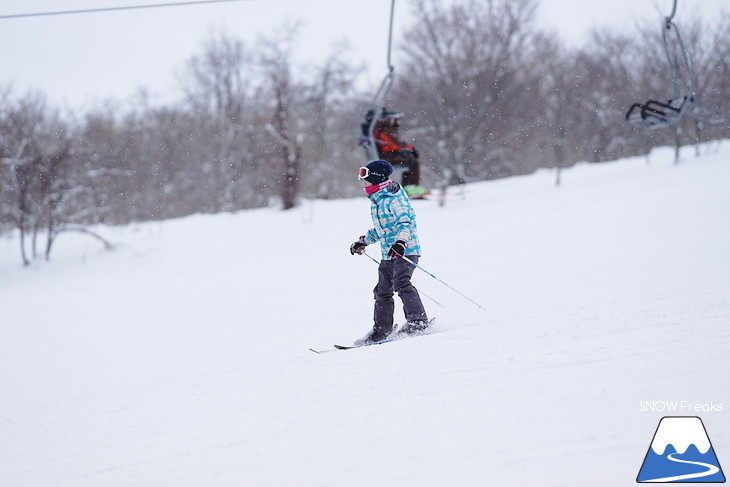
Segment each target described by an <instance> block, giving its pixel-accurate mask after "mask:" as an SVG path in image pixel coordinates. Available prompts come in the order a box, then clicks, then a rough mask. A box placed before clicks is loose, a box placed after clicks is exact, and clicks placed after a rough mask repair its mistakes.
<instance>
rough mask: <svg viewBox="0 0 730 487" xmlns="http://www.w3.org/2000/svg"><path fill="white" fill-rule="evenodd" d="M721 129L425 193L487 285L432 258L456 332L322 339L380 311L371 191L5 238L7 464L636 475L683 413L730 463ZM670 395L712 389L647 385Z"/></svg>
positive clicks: (435, 235) (458, 253) (2, 404)
mask: <svg viewBox="0 0 730 487" xmlns="http://www.w3.org/2000/svg"><path fill="white" fill-rule="evenodd" d="M702 154H703V155H702V157H700V158H695V157H694V156H693V155H691V149H685V157H684V159H683V161H682V162H681V163H680V164H678V165H674V164H673V163H672V158H673V153H672V152H671V151H670V150H669V149H661V150H656V151H654V152H653V153H652V154H651V156H650V157H649V158H648V159H647V158H633V159H626V160H622V161H618V162H616V163H606V164H600V165H596V164H581V165H578V166H576V167H574V168H572V169H570V170H566V171H565V172H564V173H563V178H562V179H563V185H562V186H561V187H560V188H556V187H555V186H554V183H553V181H554V177H555V175H554V172H552V171H540V172H538V173H536V174H534V175H530V176H526V177H520V178H511V179H507V180H500V181H493V182H486V183H481V184H474V185H469V186H467V187H466V190H465V194H464V197H463V198H462V197H460V196H457V195H451V196H450V198H449V201H448V203H447V205H446V206H445V207H439V206H438V204H437V203H436V202H435V201H418V202H415V205H416V210H417V213H418V218H419V220H418V222H419V227H420V231H421V240H422V244H423V246H424V257H423V258H422V260H421V264H422V265H423V266H424V267H425V268H426V269H428V270H430V271H431V272H432V273H434V274H435V275H436V276H437V277H439V278H440V279H442V280H444V281H446V282H447V283H449V284H450V285H452V286H454V287H456V288H457V289H459V290H460V291H461V292H463V293H465V294H467V295H468V296H470V297H471V298H473V299H474V300H476V301H478V302H479V303H481V304H482V305H483V306H484V307H485V308H486V309H487V311H486V312H485V311H483V310H479V309H478V308H477V307H476V306H474V305H472V304H470V303H469V302H467V301H465V300H464V299H462V298H460V297H459V296H458V295H456V294H455V293H453V292H452V291H450V290H449V289H448V288H446V287H444V286H443V285H441V284H440V283H439V282H437V281H435V280H433V279H431V278H430V277H428V276H427V275H425V274H423V273H421V272H420V271H417V273H416V275H415V278H414V281H415V283H416V285H417V286H418V287H419V289H421V290H422V291H424V292H425V293H426V294H428V295H429V296H431V297H432V298H434V299H437V300H438V301H440V302H441V303H442V304H443V306H445V308H443V309H442V308H439V307H437V306H436V305H435V304H433V303H432V302H430V301H428V300H426V301H425V304H426V306H427V309H428V311H429V313H430V314H431V315H435V316H437V317H438V328H437V330H438V333H435V334H433V335H429V336H424V337H419V338H414V339H409V340H403V341H399V342H395V343H389V344H386V345H382V346H377V347H368V348H365V349H360V350H353V351H347V352H333V353H328V354H324V355H316V354H314V353H312V352H310V351H309V350H308V349H309V347H313V348H317V349H321V348H329V347H331V345H332V344H333V343H347V342H351V341H352V340H353V339H355V338H358V337H360V336H362V335H363V334H364V333H365V332H366V331H367V329H368V328H369V326H370V324H371V323H370V316H371V313H372V311H371V306H372V297H371V296H372V295H371V290H372V287H373V285H374V284H375V280H376V267H375V264H373V263H372V262H371V261H369V260H367V259H366V258H364V257H357V256H356V257H353V256H350V254H349V252H348V247H349V245H350V243H351V241H352V240H353V239H355V238H357V236H358V235H360V234H362V233H363V231H364V230H366V229H367V228H368V226H369V210H368V208H369V202H368V201H367V199H366V198H365V197H364V196H363V197H362V198H357V199H352V200H344V201H309V202H305V203H303V204H302V205H301V206H300V207H299V208H297V209H295V210H293V211H290V212H281V211H277V210H273V209H263V210H256V211H247V212H241V213H238V214H235V215H230V214H224V215H216V216H193V217H189V218H184V219H180V220H176V221H167V222H164V223H152V224H143V225H135V226H131V227H127V228H99V229H97V230H98V231H99V232H101V233H103V234H104V235H105V236H106V237H107V238H109V239H111V240H113V241H114V242H115V243H116V244H117V250H115V251H113V252H107V251H103V250H102V249H101V248H100V246H99V244H98V242H96V241H94V240H92V239H89V238H88V237H84V236H82V235H79V236H76V235H63V236H62V237H61V238H60V239H59V241H58V247H57V248H56V253H55V255H54V259H53V261H52V262H51V263H50V264H44V265H38V266H36V267H34V268H31V269H23V268H21V267H20V264H19V262H20V260H19V257H18V249H17V245H18V243H17V241H16V240H15V239H13V238H3V239H1V240H0V306H1V308H2V312H1V314H0V316H1V318H0V337H1V338H0V485H2V486H3V487H31V486H33V487H36V486H38V487H40V486H53V487H71V486H73V487H77V486H89V487H92V486H93V487H99V486H104V487H115V486H119V487H132V486H156V487H157V486H174V487H183V486H190V487H193V486H196V487H197V486H214V487H217V486H236V487H240V486H269V485H270V486H339V485H348V486H351V487H352V486H372V485H379V486H391V485H392V486H399V487H408V486H418V487H425V486H444V485H453V486H472V485H473V486H484V485H507V486H513V485H514V486H527V485H536V486H537V485H539V486H587V485H591V486H620V485H633V484H634V483H635V478H636V475H637V473H638V471H639V468H640V466H641V462H642V460H643V458H644V455H645V454H646V452H647V449H648V447H649V444H650V443H651V439H652V435H653V434H654V430H655V428H656V426H657V424H658V421H659V419H660V418H661V417H662V416H665V415H698V416H700V417H701V418H702V419H703V421H704V424H705V426H706V428H707V430H708V433H709V436H710V439H711V440H712V443H713V446H714V449H715V452H716V453H717V456H718V459H719V461H720V463H721V465H730V420H729V416H728V415H729V414H730V392H728V387H727V376H728V372H730V357H729V355H728V349H730V327H729V326H728V325H730V253H729V252H730V211H729V210H730V191H729V190H728V184H729V183H730V142H727V141H726V142H724V143H722V144H721V145H718V144H717V143H713V144H708V145H705V146H703V147H702ZM353 184H358V183H357V181H353ZM369 252H370V253H371V254H373V255H377V253H378V252H377V250H376V248H375V247H370V250H369ZM397 319H398V320H400V321H402V316H398V317H397ZM675 400H676V401H687V403H693V404H699V405H701V406H700V410H699V411H695V410H694V409H692V408H690V407H688V406H686V407H684V408H682V410H677V411H674V412H673V413H668V412H658V411H654V412H652V411H648V412H646V411H642V401H675ZM710 404H713V405H715V406H716V405H717V404H721V405H723V410H722V411H717V410H714V411H702V407H706V406H707V405H710ZM715 409H717V408H715ZM728 473H730V472H727V471H726V472H725V474H726V476H727V474H728Z"/></svg>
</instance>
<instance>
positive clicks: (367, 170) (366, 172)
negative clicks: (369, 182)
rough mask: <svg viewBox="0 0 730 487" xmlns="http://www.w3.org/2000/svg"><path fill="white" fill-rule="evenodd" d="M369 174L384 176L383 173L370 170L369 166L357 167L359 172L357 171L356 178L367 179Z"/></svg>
mask: <svg viewBox="0 0 730 487" xmlns="http://www.w3.org/2000/svg"><path fill="white" fill-rule="evenodd" d="M371 174H372V175H373V176H378V177H381V178H384V177H385V174H382V173H379V172H374V171H371V170H370V168H367V167H365V166H363V167H361V168H360V169H359V172H358V173H357V179H360V180H363V179H367V178H368V177H370V175H371Z"/></svg>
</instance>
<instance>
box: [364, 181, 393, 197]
mask: <svg viewBox="0 0 730 487" xmlns="http://www.w3.org/2000/svg"><path fill="white" fill-rule="evenodd" d="M392 182H393V181H391V180H390V179H386V180H385V181H383V182H382V183H380V184H372V185H370V186H365V188H364V189H365V193H367V195H368V196H370V195H371V194H373V193H377V192H378V191H380V190H381V189H383V188H384V187H386V186H388V185H389V184H390V183H392Z"/></svg>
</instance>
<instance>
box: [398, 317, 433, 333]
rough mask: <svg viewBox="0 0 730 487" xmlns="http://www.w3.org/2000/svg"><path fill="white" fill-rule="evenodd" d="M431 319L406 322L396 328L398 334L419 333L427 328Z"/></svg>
mask: <svg viewBox="0 0 730 487" xmlns="http://www.w3.org/2000/svg"><path fill="white" fill-rule="evenodd" d="M432 322H433V320H413V321H409V322H407V323H406V324H405V325H403V327H402V328H401V329H400V330H398V333H399V334H403V335H421V334H423V333H425V332H426V330H428V328H429V327H430V326H431V323H432Z"/></svg>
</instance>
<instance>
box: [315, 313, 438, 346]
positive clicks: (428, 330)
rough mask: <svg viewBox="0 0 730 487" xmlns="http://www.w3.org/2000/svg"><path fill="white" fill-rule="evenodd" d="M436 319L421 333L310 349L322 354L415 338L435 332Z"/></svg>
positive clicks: (430, 321)
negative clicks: (433, 327) (362, 343)
mask: <svg viewBox="0 0 730 487" xmlns="http://www.w3.org/2000/svg"><path fill="white" fill-rule="evenodd" d="M434 321H436V318H431V319H430V320H428V327H427V328H425V329H424V330H423V331H421V332H420V333H413V334H408V333H402V332H400V331H398V332H396V333H395V334H394V335H393V336H391V338H387V339H385V340H380V341H379V342H373V343H366V344H365V345H336V344H335V346H334V347H335V348H327V349H325V350H315V349H313V348H310V349H309V350H311V351H312V352H314V353H318V354H322V353H329V352H336V351H337V350H352V349H353V348H362V347H370V346H372V345H382V344H383V343H388V342H395V341H398V340H403V339H404V338H413V337H417V336H423V335H430V334H431V333H433V332H432V331H431V330H430V327H431V325H432V324H433V323H434Z"/></svg>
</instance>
